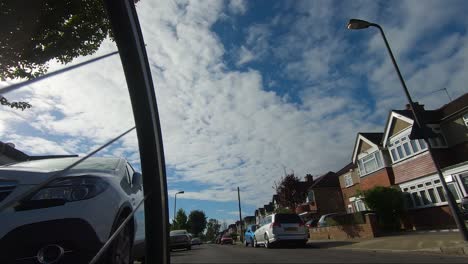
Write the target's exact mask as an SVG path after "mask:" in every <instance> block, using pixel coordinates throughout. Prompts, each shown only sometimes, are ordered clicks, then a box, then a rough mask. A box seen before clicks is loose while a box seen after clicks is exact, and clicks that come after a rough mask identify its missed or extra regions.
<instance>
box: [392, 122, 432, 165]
mask: <svg viewBox="0 0 468 264" xmlns="http://www.w3.org/2000/svg"><path fill="white" fill-rule="evenodd" d="M409 133H410V129H408V130H406V131H404V132H402V133H400V134H398V135H397V136H395V137H393V138H391V139H390V141H389V144H388V150H389V151H390V156H391V158H392V161H393V163H396V162H398V161H400V160H403V159H406V158H409V157H412V156H415V155H416V154H419V153H421V152H423V151H425V150H426V149H427V145H426V142H424V140H422V139H416V140H410V139H409ZM437 142H439V141H437ZM431 145H433V144H432V143H431Z"/></svg>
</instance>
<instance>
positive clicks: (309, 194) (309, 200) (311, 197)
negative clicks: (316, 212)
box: [306, 191, 315, 203]
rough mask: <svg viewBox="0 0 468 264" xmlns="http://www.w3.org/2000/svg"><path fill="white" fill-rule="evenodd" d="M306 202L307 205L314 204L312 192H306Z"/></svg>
mask: <svg viewBox="0 0 468 264" xmlns="http://www.w3.org/2000/svg"><path fill="white" fill-rule="evenodd" d="M306 202H307V203H313V202H315V196H314V191H308V192H307V197H306Z"/></svg>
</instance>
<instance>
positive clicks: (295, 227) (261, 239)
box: [253, 214, 307, 248]
mask: <svg viewBox="0 0 468 264" xmlns="http://www.w3.org/2000/svg"><path fill="white" fill-rule="evenodd" d="M253 239H254V247H258V246H259V245H264V246H265V247H266V248H271V247H272V246H273V245H275V244H279V243H282V242H285V243H295V244H298V245H301V246H303V245H305V244H306V243H307V230H306V228H305V226H304V222H303V221H302V219H301V218H300V217H299V216H298V215H297V214H272V215H269V216H266V217H264V218H263V219H262V220H261V221H260V224H259V227H258V228H257V230H255V233H254V238H253Z"/></svg>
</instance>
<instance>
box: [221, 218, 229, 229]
mask: <svg viewBox="0 0 468 264" xmlns="http://www.w3.org/2000/svg"><path fill="white" fill-rule="evenodd" d="M226 229H228V224H227V223H226V220H223V222H222V223H221V231H224V230H226Z"/></svg>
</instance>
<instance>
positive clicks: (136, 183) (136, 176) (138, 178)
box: [132, 172, 143, 189]
mask: <svg viewBox="0 0 468 264" xmlns="http://www.w3.org/2000/svg"><path fill="white" fill-rule="evenodd" d="M142 182H143V179H142V175H141V173H139V172H135V173H133V178H132V186H133V187H138V188H139V189H141V184H142Z"/></svg>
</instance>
